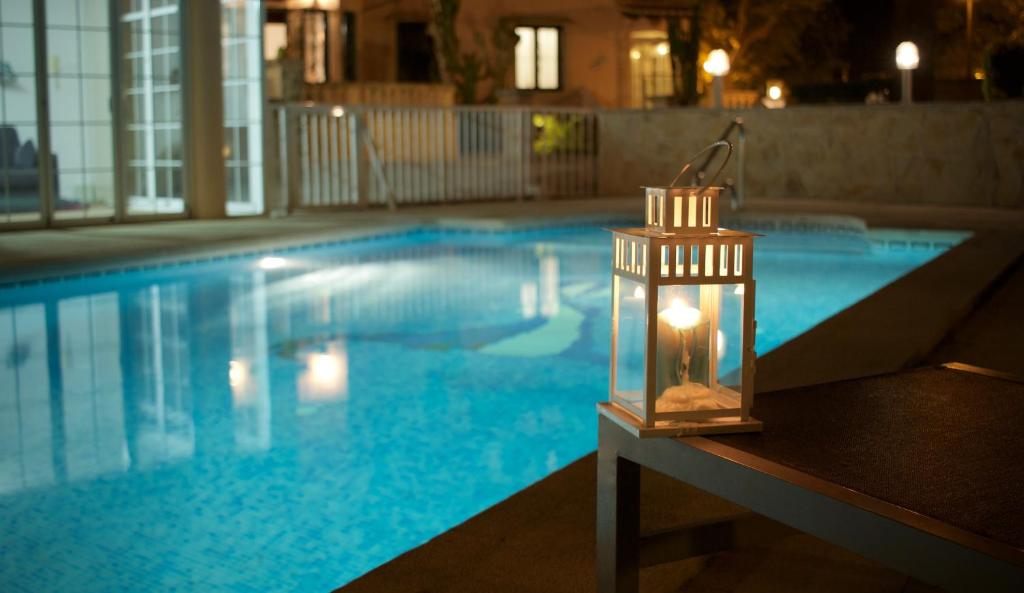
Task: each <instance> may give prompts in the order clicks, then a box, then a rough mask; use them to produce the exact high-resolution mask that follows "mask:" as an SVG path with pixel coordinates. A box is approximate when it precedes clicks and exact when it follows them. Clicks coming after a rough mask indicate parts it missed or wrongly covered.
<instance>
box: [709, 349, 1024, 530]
mask: <svg viewBox="0 0 1024 593" xmlns="http://www.w3.org/2000/svg"><path fill="white" fill-rule="evenodd" d="M753 415H754V416H755V417H756V418H758V419H759V420H762V421H764V432H762V433H758V434H737V435H722V436H714V437H709V438H711V439H712V440H715V441H717V442H720V443H722V444H725V445H729V446H731V447H734V448H736V449H740V450H743V451H746V452H748V453H751V454H754V455H757V456H759V457H762V458H764V459H768V460H770V461H773V462H776V463H779V464H782V465H786V466H789V467H792V468H794V469H798V470H800V471H803V472H805V473H808V474H811V475H813V476H817V477H819V478H823V479H825V480H828V481H830V482H834V483H836V484H839V485H841V486H845V487H847V488H850V489H852V490H856V491H859V492H862V493H864V494H867V495H869V496H872V497H875V498H878V499H881V500H884V501H887V502H890V503H893V504H896V505H899V506H901V507H903V508H906V509H909V510H912V511H915V512H917V513H919V514H922V515H927V516H930V517H933V518H935V519H939V520H940V521H943V522H946V523H949V524H951V525H955V526H957V527H959V528H961V529H965V530H967V531H970V532H973V533H976V534H979V535H982V536H985V537H988V538H991V539H993V540H996V541H999V542H1002V543H1005V544H1009V545H1011V546H1013V547H1016V548H1024V383H1019V382H1015V381H1010V380H1005V379H1000V378H995V377H990V376H986V375H981V374H977V373H973V372H968V371H963V370H953V369H948V368H944V367H938V368H926V369H917V370H913V371H906V372H902V373H895V374H891V375H882V376H878V377H870V378H866V379H856V380H851V381H841V382H838V383H827V384H823V385H814V386H810V387H802V388H797V389H790V390H783V391H776V392H773V393H766V394H761V395H758V396H757V397H756V398H755V400H754V409H753Z"/></svg>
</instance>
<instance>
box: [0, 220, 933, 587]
mask: <svg viewBox="0 0 1024 593" xmlns="http://www.w3.org/2000/svg"><path fill="white" fill-rule="evenodd" d="M609 243H610V241H609V239H608V236H607V235H606V234H605V233H603V232H601V231H599V230H597V229H591V228H573V229H554V230H546V231H531V232H518V233H503V234H448V233H438V232H428V231H422V232H413V233H410V234H407V235H402V236H397V237H389V238H381V239H373V240H367V241H361V242H356V243H349V244H343V245H336V246H333V247H323V248H315V249H305V250H297V251H291V252H288V253H280V254H274V255H273V256H264V257H251V258H241V259H233V260H227V261H219V262H213V263H203V264H186V265H182V266H172V267H163V268H157V269H152V270H148V271H145V272H129V273H124V274H117V275H109V276H97V277H90V278H84V279H76V280H67V281H60V282H51V283H42V284H37V285H33V286H27V287H22V288H9V289H0V357H2V358H0V513H2V515H3V518H4V521H3V527H2V528H0V549H2V550H3V554H0V589H2V590H4V591H22V590H24V591H33V592H43V591H60V590H74V591H78V592H86V591H138V590H168V589H174V590H179V591H243V590H259V591H278V590H279V591H296V590H314V591H316V590H320V591H326V590H330V589H331V588H333V587H337V586H339V585H341V584H343V583H345V582H347V581H349V580H351V579H353V578H355V577H356V576H358V575H360V574H362V573H364V572H366V571H367V570H369V569H371V568H373V567H374V566H376V565H378V564H380V563H382V562H384V561H386V560H388V559H390V558H392V557H394V556H396V555H398V554H399V553H401V552H403V551H405V550H407V549H409V548H410V547H413V546H415V545H417V544H420V543H422V542H424V541H426V540H427V539H429V538H430V537H433V536H434V535H437V534H438V533H440V532H442V531H444V530H446V529H448V528H450V527H452V526H454V525H456V524H457V523H459V522H461V521H463V520H465V519H467V518H469V517H470V516H472V515H474V514H476V513H477V512H479V511H481V510H483V509H484V508H486V507H487V506H490V505H491V504H494V503H496V502H498V501H500V500H501V499H503V498H505V497H507V496H509V495H510V494H512V493H514V492H515V491H517V490H519V489H521V488H523V487H525V486H526V485H528V484H530V483H531V482H533V481H536V480H537V479H540V478H542V477H543V476H545V475H547V474H549V473H551V472H552V471H554V470H556V469H558V468H559V467H562V466H564V465H565V464H567V463H568V462H570V461H572V460H574V459H576V458H578V457H580V456H581V455H584V454H586V453H587V452H589V451H590V450H592V449H593V447H594V446H595V432H594V427H595V412H594V402H596V401H599V400H602V399H604V398H605V397H606V392H607V382H608V342H609V298H610V296H609V278H610V267H609V265H610V261H609V258H610V245H609ZM940 252H941V249H940V248H928V249H917V250H905V251H902V252H892V251H886V250H879V249H875V250H872V251H869V252H867V253H861V254H856V253H818V254H796V253H792V252H784V251H775V252H773V251H772V250H761V251H760V252H759V255H758V260H757V261H756V265H755V275H756V277H757V280H758V283H759V285H758V286H759V291H758V298H759V301H758V311H757V317H758V320H759V326H758V327H759V333H758V336H757V339H758V350H759V351H760V352H765V351H766V350H768V349H770V348H772V347H775V346H777V345H778V344H780V343H781V342H783V341H785V340H787V339H789V338H791V337H793V336H795V335H797V334H799V333H801V332H802V331H805V330H806V329H808V328H809V327H811V326H812V325H814V324H815V323H817V322H819V321H821V320H822V319H824V318H826V317H828V316H829V315H832V314H834V313H835V312H837V311H839V310H840V309H842V308H844V307H846V306H848V305H849V304H852V303H853V302H855V301H857V300H859V299H861V298H863V297H864V296H866V295H867V294H870V293H871V292H873V291H874V290H876V289H877V288H879V287H881V286H883V285H884V284H886V283H888V282H890V281H892V280H893V279H895V278H897V277H899V276H900V275H902V274H904V273H906V272H907V271H909V270H911V269H913V268H915V267H917V266H919V265H921V264H922V263H924V262H925V261H927V260H929V259H931V258H932V257H935V256H936V255H938V254H939V253H940Z"/></svg>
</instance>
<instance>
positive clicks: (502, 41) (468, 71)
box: [429, 0, 517, 104]
mask: <svg viewBox="0 0 1024 593" xmlns="http://www.w3.org/2000/svg"><path fill="white" fill-rule="evenodd" d="M460 4H461V2H460V0H430V23H429V31H430V35H431V37H433V38H434V53H435V55H436V57H437V65H438V70H440V73H441V79H442V80H443V81H445V82H447V83H450V84H452V85H454V86H455V93H456V96H457V98H458V101H459V103H463V104H468V103H476V102H477V101H478V100H479V99H480V96H479V94H480V85H481V83H484V82H488V81H489V82H490V83H491V84H490V88H489V92H488V93H487V95H486V96H485V97H484V98H483V101H484V102H493V101H494V98H495V91H497V90H498V89H499V88H501V87H502V86H503V85H504V84H505V79H506V78H507V77H508V72H509V70H510V69H511V67H512V62H513V60H514V59H515V55H514V53H513V50H514V48H515V45H516V40H517V38H516V34H515V31H514V30H513V28H512V26H511V25H510V24H509V23H506V22H502V23H499V24H498V26H496V27H495V28H494V29H493V30H492V33H491V38H490V43H489V45H490V47H488V42H487V41H486V40H485V38H484V36H483V34H481V33H480V32H479V31H477V32H475V33H474V35H473V39H474V41H475V43H476V48H475V49H476V51H462V48H461V46H460V44H459V38H458V35H457V34H456V29H455V27H456V19H457V18H458V16H459V7H460Z"/></svg>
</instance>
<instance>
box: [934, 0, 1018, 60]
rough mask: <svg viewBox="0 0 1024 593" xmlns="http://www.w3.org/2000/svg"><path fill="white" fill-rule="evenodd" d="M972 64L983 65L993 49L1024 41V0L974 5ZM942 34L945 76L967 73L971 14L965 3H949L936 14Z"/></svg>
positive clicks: (941, 57) (940, 48)
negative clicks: (967, 35) (968, 22)
mask: <svg viewBox="0 0 1024 593" xmlns="http://www.w3.org/2000/svg"><path fill="white" fill-rule="evenodd" d="M973 8H974V18H973V21H974V22H973V26H972V29H973V35H972V37H973V42H972V45H973V47H972V51H971V54H972V56H971V63H972V66H974V67H980V66H981V65H982V64H983V63H985V62H986V61H988V59H987V58H988V56H989V55H990V54H991V53H992V50H993V49H994V48H996V47H997V46H999V47H1004V46H1006V45H1007V44H1015V43H1024V0H986V1H985V2H978V1H975V2H974V4H973ZM935 27H936V30H937V33H938V41H939V43H937V44H936V46H937V47H938V52H939V53H938V55H937V56H936V62H937V68H936V70H937V72H938V74H939V75H940V76H942V77H943V78H960V77H962V76H964V75H965V74H966V73H965V69H966V68H965V67H966V65H967V42H966V34H967V14H966V10H965V6H964V4H963V3H962V2H951V3H945V4H943V5H941V6H940V7H939V9H938V10H937V11H936V15H935Z"/></svg>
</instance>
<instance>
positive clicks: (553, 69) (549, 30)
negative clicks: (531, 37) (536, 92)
mask: <svg viewBox="0 0 1024 593" xmlns="http://www.w3.org/2000/svg"><path fill="white" fill-rule="evenodd" d="M558 84H559V81H558V29H556V28H554V27H540V28H539V29H537V88H540V89H557V88H558Z"/></svg>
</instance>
